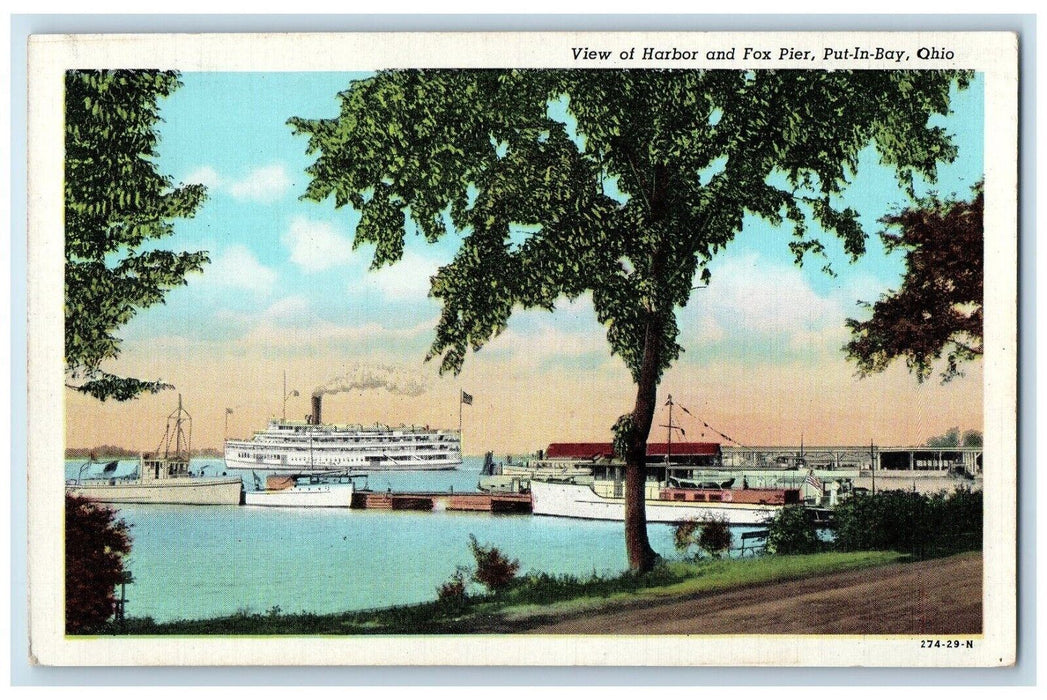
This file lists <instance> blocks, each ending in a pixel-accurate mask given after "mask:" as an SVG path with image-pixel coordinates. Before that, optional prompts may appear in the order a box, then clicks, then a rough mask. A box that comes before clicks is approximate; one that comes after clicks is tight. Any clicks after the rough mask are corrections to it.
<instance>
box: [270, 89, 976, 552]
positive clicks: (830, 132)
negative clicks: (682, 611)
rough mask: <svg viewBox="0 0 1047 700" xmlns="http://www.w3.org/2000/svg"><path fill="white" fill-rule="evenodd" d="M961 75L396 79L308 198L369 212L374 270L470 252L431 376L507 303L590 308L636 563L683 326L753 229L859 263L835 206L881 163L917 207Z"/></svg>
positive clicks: (458, 361)
mask: <svg viewBox="0 0 1047 700" xmlns="http://www.w3.org/2000/svg"><path fill="white" fill-rule="evenodd" d="M968 80H969V75H967V74H963V73H952V72H938V71H935V72H931V71H926V72H911V71H904V72H903V71H892V72H887V71H831V72H830V71H654V70H629V71H619V70H600V71H596V70H594V71H584V70H566V71H533V70H483V71H455V70H433V71H428V70H425V71H418V70H411V71H386V72H381V73H378V74H376V75H375V76H374V77H372V78H370V79H367V80H363V81H359V82H355V83H353V84H351V85H350V86H349V88H348V89H347V90H346V91H345V92H343V93H341V113H340V114H339V116H338V117H335V118H333V119H306V118H300V117H295V118H292V119H291V120H290V124H291V125H292V126H293V128H294V130H295V132H296V133H299V134H306V135H308V137H309V144H308V152H309V153H316V154H318V156H317V159H316V161H315V162H314V163H313V164H312V165H311V166H310V168H309V171H308V172H309V174H310V176H311V182H310V185H309V187H308V190H307V192H306V195H305V196H306V197H307V198H309V199H313V200H316V201H322V200H325V199H327V198H328V197H332V196H333V199H334V204H335V206H336V207H343V206H352V207H353V208H354V209H356V210H358V211H360V212H361V214H362V218H361V220H360V223H359V225H358V226H357V227H356V232H355V240H354V246H358V245H360V244H363V243H373V244H374V246H375V253H374V261H373V267H379V266H381V265H384V264H388V263H392V262H395V261H396V260H398V259H399V258H400V257H401V255H402V253H403V248H404V237H405V235H406V234H407V233H408V232H410V231H412V230H417V232H419V233H420V234H421V235H423V236H425V238H426V239H427V240H429V241H431V242H432V241H436V240H437V239H439V238H440V237H441V236H443V235H445V234H446V233H448V232H449V231H450V230H454V231H457V232H458V233H460V234H461V235H462V241H461V247H460V248H459V250H458V252H457V254H456V256H455V258H454V260H453V261H452V262H451V263H450V264H448V265H446V266H444V267H442V268H441V269H440V270H439V272H438V273H437V274H436V275H435V276H434V278H433V280H432V288H431V294H432V295H433V296H434V297H436V298H438V299H440V300H442V303H443V311H442V314H441V316H440V319H439V322H438V325H437V328H436V338H435V340H434V342H433V345H432V347H431V349H430V351H429V358H433V357H441V370H442V371H447V370H450V371H454V372H457V371H458V370H459V369H460V368H461V366H462V362H463V361H464V359H465V356H466V353H467V350H468V349H469V348H472V349H473V350H474V351H475V350H479V349H480V348H481V347H482V346H483V345H484V343H485V342H487V341H488V340H489V339H490V338H492V337H493V336H495V335H497V334H498V333H500V332H501V331H503V330H504V329H505V328H506V324H507V322H508V320H509V316H510V314H511V313H512V311H513V309H514V308H515V307H523V308H542V309H547V310H550V311H551V310H553V309H554V308H555V304H556V303H557V301H558V300H559V299H561V298H564V297H566V298H568V299H574V298H576V297H578V296H580V295H582V294H583V293H587V292H588V293H590V294H591V295H592V302H593V306H594V308H595V311H596V316H597V319H598V320H599V322H600V323H602V324H603V325H604V326H605V327H606V329H607V339H608V342H609V344H610V348H611V352H612V353H614V354H615V355H617V356H618V357H620V358H621V359H622V360H623V361H624V362H625V364H626V366H627V367H628V369H629V371H630V372H631V375H632V380H633V383H634V384H635V388H636V399H635V402H634V404H633V407H632V410H631V411H630V412H629V413H628V414H626V415H624V416H623V417H622V418H621V419H620V420H619V421H618V423H617V424H616V426H615V439H616V444H617V445H619V446H620V447H621V452H622V453H623V456H624V457H625V461H626V485H625V497H626V522H625V530H626V548H627V551H628V557H629V564H630V567H631V568H633V569H634V570H639V571H643V570H647V569H649V568H650V567H651V566H652V565H653V562H654V558H655V554H654V552H653V551H652V550H651V547H650V545H649V543H648V539H647V528H646V517H645V512H644V483H645V477H646V475H645V461H646V442H647V437H648V434H649V433H650V429H651V422H652V419H653V416H654V412H655V408H656V405H657V401H656V398H657V388H658V384H659V382H660V380H661V377H662V373H663V372H664V371H665V370H666V369H667V368H668V367H669V366H670V364H671V363H672V362H673V361H674V360H675V359H676V358H677V357H678V356H679V354H680V352H681V350H682V348H681V347H680V346H679V344H678V343H677V335H678V331H679V329H678V326H677V322H676V310H677V309H678V308H680V307H682V306H684V305H685V304H686V303H687V301H688V298H689V296H690V294H691V289H692V285H693V284H694V280H695V278H696V276H697V277H700V278H701V279H702V280H708V278H709V271H708V268H707V267H706V265H707V263H708V261H709V260H710V259H711V258H712V257H713V255H715V254H716V253H717V252H718V251H719V250H721V249H722V248H723V247H724V246H726V245H727V244H728V243H729V242H730V241H731V240H732V238H733V237H734V236H735V235H736V234H737V233H738V231H740V230H741V228H742V223H743V220H744V217H745V216H746V214H753V215H756V216H759V217H762V218H763V219H765V220H767V221H769V222H770V223H771V224H774V225H782V224H787V227H788V228H791V230H792V236H793V239H792V241H791V242H790V244H789V245H790V248H791V249H792V251H793V253H794V254H795V256H796V258H797V260H800V259H802V258H803V256H804V254H805V253H814V254H818V253H822V252H823V246H822V243H821V242H820V241H819V240H818V238H817V235H812V234H813V232H812V230H811V228H810V223H811V222H815V223H817V224H818V226H819V227H820V228H821V230H823V231H826V232H829V233H830V234H832V235H836V236H839V238H840V239H842V241H843V247H844V250H846V252H847V254H848V255H850V256H851V257H852V258H855V257H857V256H859V255H860V254H861V253H862V252H863V251H864V244H865V235H864V233H863V231H862V229H861V226H860V225H859V222H858V213H857V212H856V211H854V210H852V209H849V208H845V207H842V206H841V204H840V199H839V197H838V196H837V195H838V194H839V193H840V192H841V191H842V190H843V188H844V187H845V186H846V185H847V183H848V179H849V177H850V176H851V175H852V174H853V172H854V171H855V168H856V167H857V163H858V159H859V154H860V152H861V151H862V150H863V149H865V148H866V147H867V146H869V145H870V144H872V145H874V146H875V148H876V150H877V152H878V154H879V157H880V161H881V162H882V163H883V164H885V165H887V166H889V167H892V168H893V169H895V171H896V172H897V176H898V180H899V182H900V183H901V185H902V186H903V187H905V188H906V189H907V190H908V191H910V192H911V191H912V186H913V179H914V177H916V176H921V177H924V178H927V179H933V178H934V176H935V169H936V165H937V163H938V162H939V161H940V160H949V159H952V158H953V157H954V156H955V154H956V148H955V146H954V145H953V144H952V143H951V142H950V140H949V138H948V136H947V134H946V133H945V131H944V130H943V129H941V128H938V127H932V126H929V124H928V120H929V119H930V117H931V116H932V115H934V114H944V113H946V112H947V111H948V107H949V91H950V88H951V87H952V85H953V84H954V83H959V84H960V86H966V83H967V81H968Z"/></svg>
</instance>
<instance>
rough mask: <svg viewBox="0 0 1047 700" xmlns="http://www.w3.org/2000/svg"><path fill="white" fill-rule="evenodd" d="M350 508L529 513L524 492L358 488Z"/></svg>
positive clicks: (527, 495) (529, 508) (528, 497)
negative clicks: (405, 490)
mask: <svg viewBox="0 0 1047 700" xmlns="http://www.w3.org/2000/svg"><path fill="white" fill-rule="evenodd" d="M350 507H351V508H356V509H360V510H417V511H432V510H447V511H469V512H480V513H530V512H531V495H530V494H526V493H523V494H521V493H453V492H449V493H444V492H439V493H435V492H430V493H412V492H401V493H397V492H392V491H357V492H356V493H354V494H353V503H352V506H350Z"/></svg>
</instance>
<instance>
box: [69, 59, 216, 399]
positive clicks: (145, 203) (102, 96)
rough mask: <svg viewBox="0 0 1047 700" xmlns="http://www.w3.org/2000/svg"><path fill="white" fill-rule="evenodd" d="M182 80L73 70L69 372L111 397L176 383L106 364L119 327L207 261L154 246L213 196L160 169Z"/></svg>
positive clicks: (81, 384) (77, 384) (116, 347)
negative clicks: (172, 99)
mask: <svg viewBox="0 0 1047 700" xmlns="http://www.w3.org/2000/svg"><path fill="white" fill-rule="evenodd" d="M178 86H179V82H178V78H177V74H175V73H172V72H166V71H153V70H105V71H83V70H78V71H69V72H67V73H66V76H65V88H66V100H65V108H66V115H65V116H66V125H65V255H66V266H65V370H66V376H67V380H68V382H67V383H68V384H69V386H70V387H71V388H73V389H75V390H77V391H80V392H83V393H85V394H88V395H90V396H93V397H95V398H97V399H100V400H102V401H104V400H106V399H110V398H111V399H115V400H117V401H125V400H127V399H130V398H133V397H135V396H137V395H139V394H141V393H156V392H158V391H161V390H163V389H166V388H170V387H169V385H167V384H165V383H164V382H162V381H143V380H138V379H133V378H123V377H118V376H115V375H113V374H110V373H108V372H105V371H103V370H102V369H101V366H102V364H103V363H105V362H107V361H111V360H113V359H115V358H116V357H118V356H119V354H120V345H121V340H120V338H118V337H116V336H115V335H114V333H115V331H116V330H117V329H118V328H120V327H121V326H123V325H124V324H126V323H127V322H128V321H130V320H131V319H132V318H133V317H134V316H135V314H136V313H137V312H138V310H139V309H143V308H146V307H149V306H152V305H154V304H157V303H163V298H164V294H165V293H166V292H167V291H168V290H170V289H172V288H173V287H176V286H178V285H182V284H185V277H186V275H187V274H189V273H191V272H199V271H200V270H201V269H202V268H203V265H204V263H206V262H207V260H208V258H207V255H206V253H204V252H172V251H167V250H158V249H155V248H154V247H153V245H152V242H153V241H155V240H157V239H160V238H164V237H166V236H169V235H170V234H171V233H172V232H173V224H172V222H171V220H172V219H177V218H186V217H191V216H193V214H194V213H195V212H196V210H197V209H198V208H199V206H200V205H201V203H202V202H203V200H204V197H205V193H204V188H203V187H202V186H201V185H188V186H184V187H174V186H173V185H172V183H171V181H170V179H169V178H167V177H166V176H164V175H161V174H160V173H159V172H158V171H157V166H156V156H157V144H158V134H157V131H156V124H157V123H158V121H159V119H160V116H159V110H158V101H159V100H160V99H161V98H163V97H167V96H168V95H169V94H171V92H173V91H174V90H175V89H176V88H177V87H178Z"/></svg>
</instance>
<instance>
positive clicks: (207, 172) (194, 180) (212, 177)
mask: <svg viewBox="0 0 1047 700" xmlns="http://www.w3.org/2000/svg"><path fill="white" fill-rule="evenodd" d="M183 181H184V182H185V183H186V184H189V185H203V186H204V187H207V188H208V189H215V188H218V187H219V186H220V185H221V184H222V176H221V175H219V174H218V171H217V170H215V169H214V168H212V167H211V166H210V165H203V166H201V167H199V168H197V169H196V170H194V171H193V172H191V173H189V174H188V175H186V176H185V178H184V179H183Z"/></svg>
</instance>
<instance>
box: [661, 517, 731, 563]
mask: <svg viewBox="0 0 1047 700" xmlns="http://www.w3.org/2000/svg"><path fill="white" fill-rule="evenodd" d="M732 542H733V538H732V535H731V526H730V524H729V523H728V522H727V519H726V518H723V517H715V516H713V517H709V518H706V519H704V520H697V519H691V520H682V521H680V522H678V523H676V525H675V527H674V529H673V545H674V546H675V547H676V551H678V552H680V553H681V554H683V555H687V554H688V553H689V551H690V549H691V548H692V547H694V548H696V551H695V553H694V558H695V559H698V558H700V557H701V555H702V553H703V552H704V553H706V554H708V555H709V556H711V557H713V558H714V559H719V558H720V557H722V556H723V555H724V554H725V553H726V552H727V551H729V550H730V549H731V543H732Z"/></svg>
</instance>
